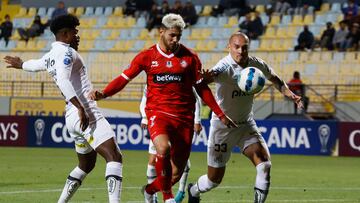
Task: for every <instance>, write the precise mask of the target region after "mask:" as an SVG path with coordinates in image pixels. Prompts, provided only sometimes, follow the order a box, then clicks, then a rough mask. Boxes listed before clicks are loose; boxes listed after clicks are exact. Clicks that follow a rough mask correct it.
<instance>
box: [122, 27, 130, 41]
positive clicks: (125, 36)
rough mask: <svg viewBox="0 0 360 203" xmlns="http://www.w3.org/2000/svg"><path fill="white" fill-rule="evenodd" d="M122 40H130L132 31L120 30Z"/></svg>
mask: <svg viewBox="0 0 360 203" xmlns="http://www.w3.org/2000/svg"><path fill="white" fill-rule="evenodd" d="M120 39H122V40H130V39H131V38H130V30H128V29H122V30H120Z"/></svg>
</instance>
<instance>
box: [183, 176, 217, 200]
mask: <svg viewBox="0 0 360 203" xmlns="http://www.w3.org/2000/svg"><path fill="white" fill-rule="evenodd" d="M218 185H219V184H217V183H214V182H212V181H211V180H210V179H209V178H208V176H207V175H203V176H201V177H200V178H199V180H198V181H197V183H196V184H194V186H192V187H191V188H190V192H191V195H192V196H194V197H199V196H200V193H204V192H207V191H209V190H211V189H213V188H216V187H217V186H218Z"/></svg>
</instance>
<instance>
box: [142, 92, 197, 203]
mask: <svg viewBox="0 0 360 203" xmlns="http://www.w3.org/2000/svg"><path fill="white" fill-rule="evenodd" d="M146 91H147V86H145V88H144V94H143V96H142V98H141V102H140V113H141V117H142V119H141V127H142V128H143V129H146V128H147V125H148V120H147V117H146V113H145V106H146V101H147V99H146ZM194 94H195V95H196V97H195V98H196V103H195V117H194V133H195V134H196V135H198V134H199V133H200V132H201V130H202V125H201V117H200V111H201V103H200V98H199V97H198V96H197V94H196V92H195V90H194ZM148 151H149V161H148V165H147V170H146V177H147V181H148V183H152V182H153V181H154V180H155V178H156V170H155V162H156V148H155V145H154V144H153V142H152V141H151V140H150V143H149V150H148ZM189 172H190V160H188V162H187V164H186V167H185V169H184V172H183V174H182V175H181V178H180V181H179V189H178V192H177V193H176V196H175V201H176V203H180V202H182V200H183V199H184V198H185V187H186V182H187V178H188V175H189ZM152 200H153V203H157V193H155V194H153V197H152Z"/></svg>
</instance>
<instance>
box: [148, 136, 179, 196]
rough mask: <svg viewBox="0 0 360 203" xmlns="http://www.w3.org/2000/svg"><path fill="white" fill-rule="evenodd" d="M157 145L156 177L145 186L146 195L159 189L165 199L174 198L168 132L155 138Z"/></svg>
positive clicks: (154, 141)
mask: <svg viewBox="0 0 360 203" xmlns="http://www.w3.org/2000/svg"><path fill="white" fill-rule="evenodd" d="M153 143H154V145H155V147H156V160H157V161H156V164H155V169H156V175H157V177H156V179H155V181H154V182H152V183H151V184H148V185H147V186H146V187H145V193H146V194H145V196H146V195H147V194H149V195H152V194H155V193H156V192H158V191H161V192H162V193H163V199H164V200H167V199H172V198H174V196H173V194H172V191H171V186H172V184H171V177H172V167H171V161H170V139H169V136H168V135H167V134H159V135H156V137H155V138H153Z"/></svg>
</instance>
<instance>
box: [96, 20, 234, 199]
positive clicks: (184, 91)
mask: <svg viewBox="0 0 360 203" xmlns="http://www.w3.org/2000/svg"><path fill="white" fill-rule="evenodd" d="M184 27H185V23H184V20H183V19H182V17H181V16H180V15H176V14H168V15H166V16H164V17H163V19H162V26H161V27H160V39H159V42H158V44H156V45H153V46H152V47H150V48H149V49H146V50H144V51H142V52H140V53H139V54H138V55H137V56H136V57H135V58H134V59H133V60H132V62H131V64H130V66H129V68H128V69H126V70H124V72H123V73H122V74H121V75H120V76H119V77H117V78H115V79H114V80H113V81H111V82H110V83H109V84H108V85H107V86H106V87H105V88H104V90H103V91H98V90H93V91H92V92H91V93H90V94H89V97H90V98H91V99H94V100H99V99H103V98H106V97H109V96H112V95H114V94H116V93H117V92H119V91H120V90H122V89H123V88H124V87H125V85H126V84H127V83H128V82H129V81H130V80H131V79H133V78H134V77H136V76H137V75H138V74H139V73H140V72H141V71H145V72H146V74H147V88H148V89H147V91H148V92H147V103H146V108H145V111H146V115H147V118H148V120H149V123H148V129H149V132H150V137H151V140H152V141H153V143H154V145H155V147H156V151H157V154H156V159H157V162H156V165H155V168H156V173H157V178H156V179H155V181H154V182H152V183H151V184H148V185H146V186H145V187H144V196H145V202H151V199H150V198H148V196H150V195H152V194H154V193H155V192H158V191H161V192H162V193H163V199H164V201H165V202H166V203H170V202H171V203H173V202H175V200H174V199H173V198H174V197H173V194H172V190H171V187H172V185H173V184H175V183H176V182H177V181H179V179H180V177H181V174H182V173H183V170H184V168H185V165H186V163H187V160H188V158H189V155H190V151H191V141H192V137H193V129H194V127H193V126H194V110H195V101H196V99H195V96H194V93H193V91H192V87H195V89H196V91H197V93H198V95H199V96H200V97H201V99H202V100H203V101H204V102H205V103H206V104H207V105H208V106H209V107H210V108H211V109H212V110H213V112H214V113H215V114H216V115H217V116H218V117H219V118H220V120H221V121H222V123H223V124H224V125H227V126H228V127H234V126H235V125H236V124H234V122H233V121H232V120H230V119H229V118H228V117H227V116H226V115H225V114H224V113H223V111H222V110H221V109H220V107H219V106H218V105H217V103H216V101H215V99H214V96H213V95H212V93H211V90H210V88H209V87H208V86H207V85H206V84H205V83H204V82H202V76H201V74H200V70H201V62H200V60H199V58H198V56H197V55H196V54H195V53H194V52H193V51H191V50H189V49H188V48H186V47H185V46H184V45H182V44H180V43H179V40H180V38H181V34H182V30H183V29H184Z"/></svg>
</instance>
